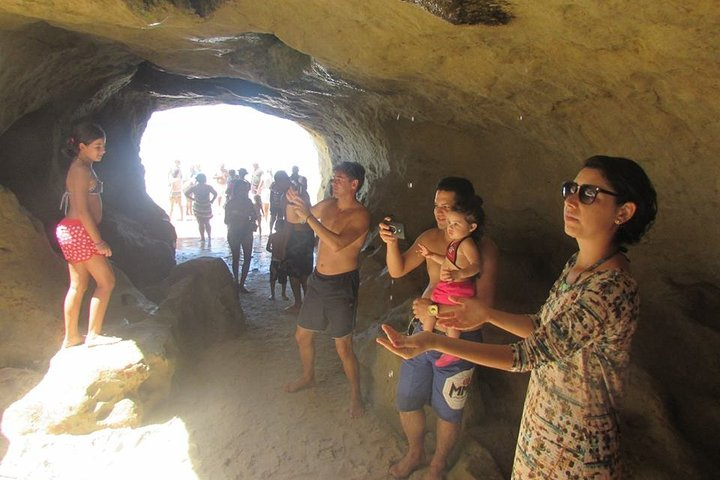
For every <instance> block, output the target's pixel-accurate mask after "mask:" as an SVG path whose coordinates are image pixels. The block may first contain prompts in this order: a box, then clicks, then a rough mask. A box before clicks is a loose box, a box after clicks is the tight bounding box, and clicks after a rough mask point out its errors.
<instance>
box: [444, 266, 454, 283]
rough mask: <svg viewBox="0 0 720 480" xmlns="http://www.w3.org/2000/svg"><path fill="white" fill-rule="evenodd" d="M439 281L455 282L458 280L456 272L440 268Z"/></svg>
mask: <svg viewBox="0 0 720 480" xmlns="http://www.w3.org/2000/svg"><path fill="white" fill-rule="evenodd" d="M440 280H442V281H443V282H456V281H457V280H458V271H457V270H451V269H449V268H447V267H442V268H441V269H440Z"/></svg>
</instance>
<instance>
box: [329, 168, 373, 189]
mask: <svg viewBox="0 0 720 480" xmlns="http://www.w3.org/2000/svg"><path fill="white" fill-rule="evenodd" d="M333 172H341V173H344V174H345V175H347V176H348V178H349V179H350V181H353V180H357V181H358V186H357V190H355V192H359V191H360V189H361V188H362V186H363V184H364V183H365V167H363V166H362V165H360V164H359V163H357V162H347V161H346V162H340V163H338V164H337V165H335V166H333Z"/></svg>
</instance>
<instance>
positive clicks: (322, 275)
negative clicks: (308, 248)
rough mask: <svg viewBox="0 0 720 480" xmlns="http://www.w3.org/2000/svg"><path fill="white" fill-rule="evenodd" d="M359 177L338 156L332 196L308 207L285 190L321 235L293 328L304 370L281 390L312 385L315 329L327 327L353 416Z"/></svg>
mask: <svg viewBox="0 0 720 480" xmlns="http://www.w3.org/2000/svg"><path fill="white" fill-rule="evenodd" d="M364 181H365V169H364V168H363V167H362V165H360V164H359V163H355V162H342V163H340V164H337V165H335V167H334V168H333V178H332V198H328V199H326V200H323V201H322V202H320V203H318V204H316V205H314V206H312V207H310V205H308V204H307V201H306V200H304V199H303V197H302V196H301V195H299V194H298V193H297V191H295V190H293V189H290V190H288V193H287V200H288V203H289V205H290V208H292V210H293V211H294V213H295V214H296V215H297V216H298V218H299V219H300V221H301V222H304V223H306V224H307V225H308V226H309V227H310V228H312V230H313V231H314V232H315V235H317V236H318V238H319V239H320V241H319V243H318V251H317V263H316V265H315V271H313V273H312V274H311V275H310V277H309V278H308V284H307V292H306V294H305V298H304V300H303V304H302V308H301V309H300V314H299V315H298V326H297V329H296V331H295V340H296V341H297V344H298V347H299V349H300V361H301V362H302V366H303V373H302V375H301V376H300V378H298V379H297V380H295V381H293V382H290V383H288V384H287V385H285V391H286V392H288V393H293V392H297V391H298V390H301V389H303V388H307V387H311V386H313V385H314V383H315V365H314V363H315V346H314V337H315V333H316V332H320V331H324V330H328V332H329V333H330V336H332V337H333V338H334V339H335V348H336V350H337V352H338V356H339V357H340V360H341V361H342V364H343V369H344V370H345V375H346V376H347V378H348V380H349V381H350V416H351V417H353V418H355V417H359V416H361V415H362V414H363V413H364V410H363V404H362V398H361V395H360V368H359V365H358V361H357V357H356V356H355V352H354V351H353V343H352V341H353V336H352V334H353V330H354V328H355V313H356V311H357V295H358V287H359V285H360V275H359V273H358V255H359V254H360V249H361V248H362V246H363V243H365V237H367V233H368V229H369V226H370V213H369V212H368V211H367V209H366V208H365V207H364V206H363V205H362V204H361V203H360V202H358V200H357V198H356V195H357V192H358V190H360V188H361V187H362V185H363V182H364Z"/></svg>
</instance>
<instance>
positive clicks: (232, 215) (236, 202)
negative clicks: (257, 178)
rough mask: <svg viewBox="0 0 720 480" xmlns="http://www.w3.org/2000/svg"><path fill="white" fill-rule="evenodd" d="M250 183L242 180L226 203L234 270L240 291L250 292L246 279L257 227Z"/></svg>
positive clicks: (226, 218)
mask: <svg viewBox="0 0 720 480" xmlns="http://www.w3.org/2000/svg"><path fill="white" fill-rule="evenodd" d="M249 191H250V183H248V182H247V181H240V182H239V183H238V184H237V188H236V190H235V191H234V192H233V195H232V197H231V198H230V200H229V201H228V202H227V203H226V204H225V224H226V225H227V240H228V245H230V252H231V253H232V272H233V277H234V278H235V283H236V285H237V289H238V291H240V292H241V293H250V292H249V291H248V290H247V289H246V288H245V280H246V279H247V276H248V272H249V271H250V260H251V258H252V246H253V232H254V231H255V229H257V220H258V219H257V214H256V213H255V207H254V206H253V204H252V202H251V201H250V199H249V198H248V192H249ZM241 248H242V252H243V265H242V273H241V274H240V276H239V277H238V269H239V264H240V249H241Z"/></svg>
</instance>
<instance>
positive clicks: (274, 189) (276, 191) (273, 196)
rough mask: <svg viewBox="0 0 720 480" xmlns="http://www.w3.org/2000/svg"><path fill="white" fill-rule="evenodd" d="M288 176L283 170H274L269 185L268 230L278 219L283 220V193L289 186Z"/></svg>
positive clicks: (284, 204)
mask: <svg viewBox="0 0 720 480" xmlns="http://www.w3.org/2000/svg"><path fill="white" fill-rule="evenodd" d="M290 186H291V183H290V177H288V174H287V172H286V171H285V170H278V171H277V172H275V181H274V182H273V183H272V184H271V185H270V231H271V232H272V231H273V226H274V225H275V222H276V221H277V220H278V219H282V220H285V206H286V200H285V193H287V191H288V189H289V188H290Z"/></svg>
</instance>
